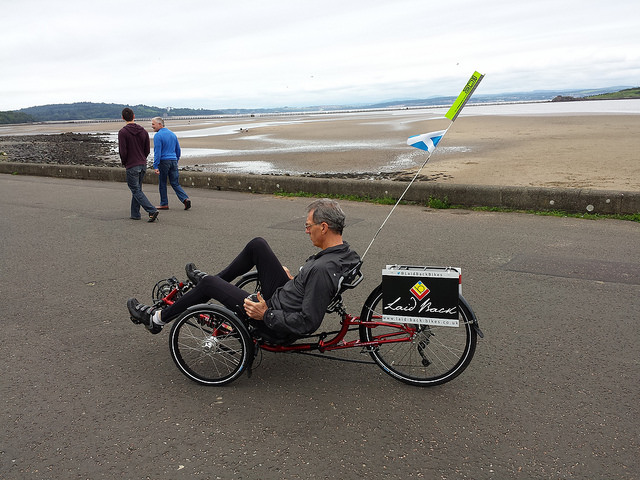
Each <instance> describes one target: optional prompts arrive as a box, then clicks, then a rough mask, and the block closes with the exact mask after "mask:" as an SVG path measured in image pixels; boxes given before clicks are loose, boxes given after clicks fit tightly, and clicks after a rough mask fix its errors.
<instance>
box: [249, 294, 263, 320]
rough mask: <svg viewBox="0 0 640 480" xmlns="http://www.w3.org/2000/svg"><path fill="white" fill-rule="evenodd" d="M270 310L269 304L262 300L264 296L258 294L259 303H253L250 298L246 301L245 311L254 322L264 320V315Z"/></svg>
mask: <svg viewBox="0 0 640 480" xmlns="http://www.w3.org/2000/svg"><path fill="white" fill-rule="evenodd" d="M268 309H269V307H267V302H265V301H264V298H262V294H260V292H258V301H257V302H252V301H251V300H249V297H247V298H245V299H244V311H245V312H247V315H249V318H253V319H254V320H264V314H265V313H266V311H267V310H268Z"/></svg>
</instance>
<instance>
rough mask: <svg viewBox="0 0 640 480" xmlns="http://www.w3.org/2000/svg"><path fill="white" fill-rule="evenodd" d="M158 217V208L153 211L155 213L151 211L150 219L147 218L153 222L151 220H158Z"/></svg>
mask: <svg viewBox="0 0 640 480" xmlns="http://www.w3.org/2000/svg"><path fill="white" fill-rule="evenodd" d="M156 218H158V210H156V211H155V212H153V213H150V214H149V220H147V221H148V222H149V223H151V222H155V221H156Z"/></svg>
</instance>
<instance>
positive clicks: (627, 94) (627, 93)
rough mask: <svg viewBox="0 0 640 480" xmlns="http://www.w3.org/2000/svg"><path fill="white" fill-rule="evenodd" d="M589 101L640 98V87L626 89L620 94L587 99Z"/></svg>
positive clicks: (601, 95)
mask: <svg viewBox="0 0 640 480" xmlns="http://www.w3.org/2000/svg"><path fill="white" fill-rule="evenodd" d="M585 98H586V99H588V100H617V99H621V98H640V87H635V88H626V89H624V90H620V91H618V92H611V93H601V94H599V95H590V96H588V97H585Z"/></svg>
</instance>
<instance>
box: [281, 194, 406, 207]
mask: <svg viewBox="0 0 640 480" xmlns="http://www.w3.org/2000/svg"><path fill="white" fill-rule="evenodd" d="M274 195H276V196H279V197H303V198H318V197H323V198H333V199H335V200H348V201H351V202H367V203H376V204H378V205H395V203H396V202H397V200H396V199H395V198H392V197H370V196H369V195H365V196H362V195H331V194H316V193H309V192H276V193H274ZM400 203H401V204H405V205H406V204H409V202H400Z"/></svg>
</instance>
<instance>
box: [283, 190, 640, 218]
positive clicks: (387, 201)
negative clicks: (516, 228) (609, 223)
mask: <svg viewBox="0 0 640 480" xmlns="http://www.w3.org/2000/svg"><path fill="white" fill-rule="evenodd" d="M274 195H277V196H280V197H305V198H318V197H326V198H334V199H336V200H348V201H352V202H368V203H375V204H378V205H395V203H396V201H397V199H395V198H392V197H370V196H368V195H365V196H362V195H330V194H316V193H309V192H276V193H275V194H274ZM400 204H401V205H417V203H416V202H408V201H404V200H403V201H402V202H400ZM424 206H426V207H429V208H433V209H439V210H442V209H457V210H472V211H475V212H500V213H527V214H530V215H542V216H547V217H561V218H562V217H565V218H582V219H585V220H601V219H610V220H624V221H628V222H638V223H640V213H633V214H600V213H568V212H563V211H561V210H517V209H514V208H505V207H465V206H463V205H453V204H451V202H449V199H448V198H447V197H444V198H443V199H440V198H436V197H429V200H428V201H427V202H426V204H425V205H424Z"/></svg>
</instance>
